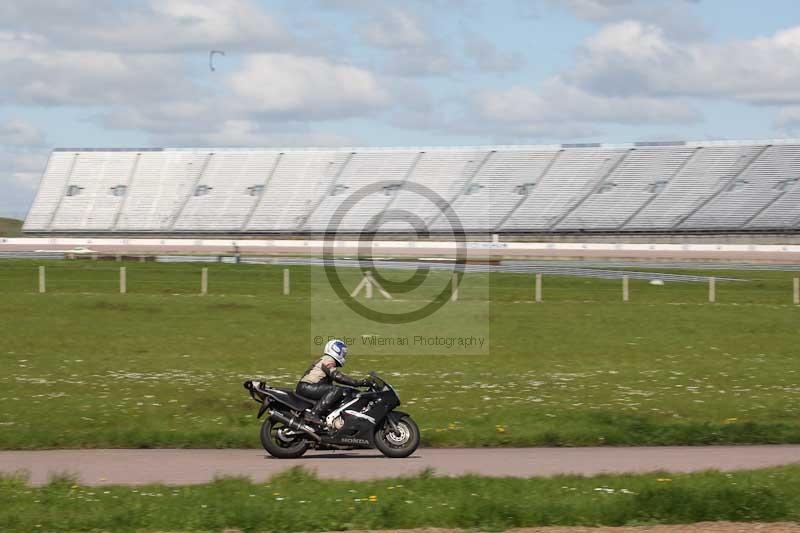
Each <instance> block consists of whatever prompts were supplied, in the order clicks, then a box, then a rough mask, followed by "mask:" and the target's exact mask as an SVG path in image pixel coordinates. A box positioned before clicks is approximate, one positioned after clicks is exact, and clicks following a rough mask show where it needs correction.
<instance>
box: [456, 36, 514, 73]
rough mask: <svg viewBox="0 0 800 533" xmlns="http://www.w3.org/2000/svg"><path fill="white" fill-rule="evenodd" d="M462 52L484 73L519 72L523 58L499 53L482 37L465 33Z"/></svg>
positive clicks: (507, 53) (512, 53) (512, 54)
mask: <svg viewBox="0 0 800 533" xmlns="http://www.w3.org/2000/svg"><path fill="white" fill-rule="evenodd" d="M464 52H465V53H466V55H467V56H468V57H469V58H470V59H471V60H472V61H473V62H474V63H475V65H476V66H477V67H478V68H479V69H480V70H482V71H484V72H510V71H513V70H519V69H520V68H521V67H522V66H523V65H524V64H525V58H524V57H523V56H522V54H520V53H518V52H516V53H515V52H501V51H500V50H498V49H497V47H496V46H495V45H494V44H493V43H492V42H491V41H489V40H488V39H486V38H485V37H483V36H482V35H480V34H478V33H475V32H471V31H466V32H465V33H464Z"/></svg>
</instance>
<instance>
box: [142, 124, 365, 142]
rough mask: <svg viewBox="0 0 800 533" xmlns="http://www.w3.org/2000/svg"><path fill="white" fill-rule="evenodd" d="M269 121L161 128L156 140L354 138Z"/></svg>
mask: <svg viewBox="0 0 800 533" xmlns="http://www.w3.org/2000/svg"><path fill="white" fill-rule="evenodd" d="M274 126H275V125H274V124H273V123H269V122H262V123H259V122H257V121H253V120H226V121H224V122H222V123H220V124H215V125H214V126H213V128H211V129H209V130H206V131H185V132H164V133H162V134H157V135H156V136H155V140H156V141H157V142H158V144H160V145H162V146H259V147H264V146H268V147H284V146H287V147H288V146H315V147H328V146H355V145H360V144H362V143H361V142H359V141H358V140H357V139H355V138H353V137H349V136H345V135H340V134H336V133H328V132H325V131H315V130H313V129H309V128H308V127H304V126H302V125H297V124H283V125H282V126H281V128H280V131H276V128H275V127H274Z"/></svg>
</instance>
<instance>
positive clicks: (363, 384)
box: [358, 378, 372, 387]
mask: <svg viewBox="0 0 800 533" xmlns="http://www.w3.org/2000/svg"><path fill="white" fill-rule="evenodd" d="M370 385H372V380H371V379H366V378H364V379H362V380H361V381H359V382H358V386H359V387H369V386H370Z"/></svg>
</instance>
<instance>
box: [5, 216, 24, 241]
mask: <svg viewBox="0 0 800 533" xmlns="http://www.w3.org/2000/svg"><path fill="white" fill-rule="evenodd" d="M20 233H22V221H21V220H16V219H14V218H0V237H17V236H18V235H19V234H20Z"/></svg>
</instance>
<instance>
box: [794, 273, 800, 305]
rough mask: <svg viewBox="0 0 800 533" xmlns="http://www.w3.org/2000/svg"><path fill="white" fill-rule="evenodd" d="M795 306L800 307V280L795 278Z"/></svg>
mask: <svg viewBox="0 0 800 533" xmlns="http://www.w3.org/2000/svg"><path fill="white" fill-rule="evenodd" d="M793 292H794V305H800V278H794V291H793Z"/></svg>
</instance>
